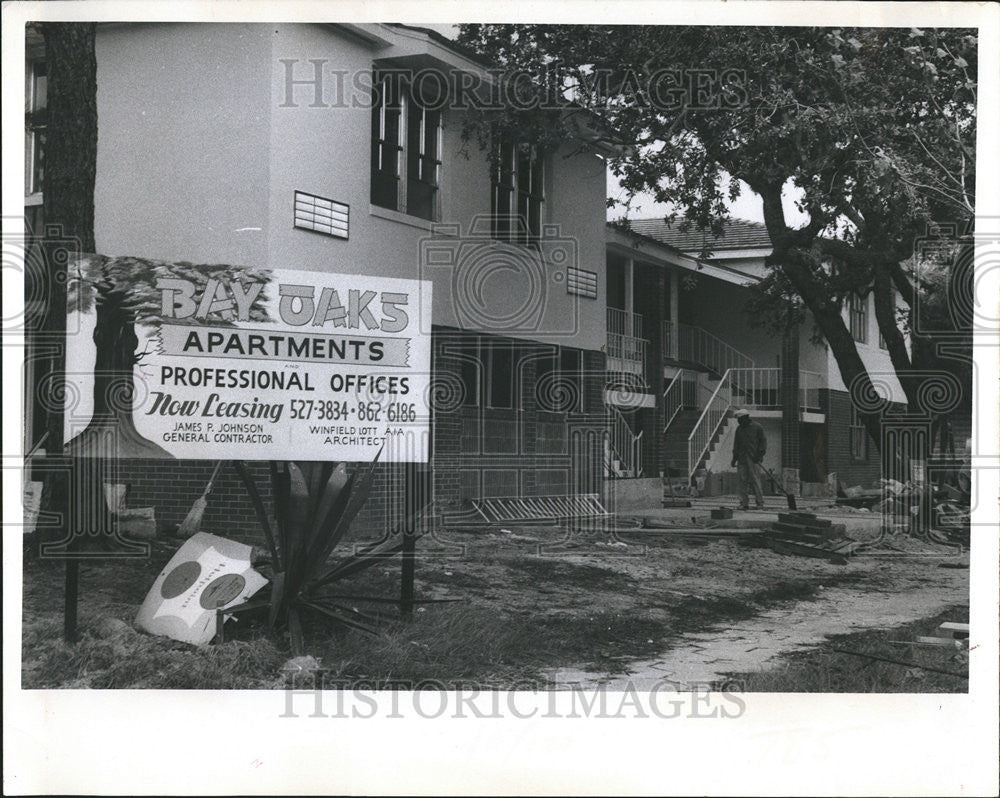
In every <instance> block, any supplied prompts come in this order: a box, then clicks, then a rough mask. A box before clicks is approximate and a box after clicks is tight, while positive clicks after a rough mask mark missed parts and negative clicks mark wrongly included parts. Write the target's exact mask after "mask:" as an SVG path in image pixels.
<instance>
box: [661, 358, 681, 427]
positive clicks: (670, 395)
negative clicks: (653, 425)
mask: <svg viewBox="0 0 1000 798" xmlns="http://www.w3.org/2000/svg"><path fill="white" fill-rule="evenodd" d="M683 406H684V369H678V370H677V373H676V374H675V375H674V378H673V379H672V380H671V381H670V384H669V385H667V389H666V390H665V391H664V392H663V431H664V432H666V431H667V429H668V428H669V427H670V424H671V423H672V422H673V420H674V418H676V416H677V414H678V413H680V412H681V408H682V407H683Z"/></svg>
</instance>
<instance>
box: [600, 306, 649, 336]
mask: <svg viewBox="0 0 1000 798" xmlns="http://www.w3.org/2000/svg"><path fill="white" fill-rule="evenodd" d="M608 332H609V333H614V334H615V335H624V336H627V337H629V338H643V337H645V336H644V335H643V333H642V316H641V315H639V314H638V313H630V312H629V311H627V310H620V309H618V308H608Z"/></svg>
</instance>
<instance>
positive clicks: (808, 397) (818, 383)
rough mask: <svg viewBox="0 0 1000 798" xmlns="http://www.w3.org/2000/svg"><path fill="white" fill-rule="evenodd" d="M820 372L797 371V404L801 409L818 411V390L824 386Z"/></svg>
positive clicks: (819, 408)
mask: <svg viewBox="0 0 1000 798" xmlns="http://www.w3.org/2000/svg"><path fill="white" fill-rule="evenodd" d="M825 383H826V380H825V379H824V378H823V375H822V374H818V373H817V372H815V371H800V372H799V405H801V407H802V409H803V410H813V411H817V412H818V411H820V410H821V409H822V408H821V407H820V404H819V391H820V389H821V388H825V387H826V384H825Z"/></svg>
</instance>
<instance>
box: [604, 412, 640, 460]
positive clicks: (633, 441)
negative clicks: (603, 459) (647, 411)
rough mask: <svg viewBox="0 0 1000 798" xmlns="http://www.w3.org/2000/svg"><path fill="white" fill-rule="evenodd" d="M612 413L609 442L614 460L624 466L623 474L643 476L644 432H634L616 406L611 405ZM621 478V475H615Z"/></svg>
mask: <svg viewBox="0 0 1000 798" xmlns="http://www.w3.org/2000/svg"><path fill="white" fill-rule="evenodd" d="M608 407H609V410H610V412H611V429H610V430H609V441H608V443H609V444H610V447H611V457H612V459H617V460H618V461H619V462H620V463H621V464H622V469H621V470H622V472H623V473H625V474H628V475H630V476H632V477H641V476H642V431H641V430H640V431H639V433H638V434H636V433H634V432H632V428H631V427H630V426H629V424H628V421H627V420H626V419H625V416H624V415H622V412H621V411H620V410H619V409H618V408H617V407H615V406H614V405H609V406H608ZM615 476H620V475H615Z"/></svg>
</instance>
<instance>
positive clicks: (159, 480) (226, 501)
mask: <svg viewBox="0 0 1000 798" xmlns="http://www.w3.org/2000/svg"><path fill="white" fill-rule="evenodd" d="M247 466H248V468H249V470H250V473H251V475H252V476H253V478H254V480H255V483H256V485H257V489H258V490H259V491H260V494H261V499H262V501H263V502H264V507H265V508H266V510H267V512H268V517H269V519H270V521H271V525H272V528H274V518H273V515H272V506H271V478H270V472H269V469H268V465H267V463H266V462H249V463H247ZM214 467H215V461H214V460H134V461H130V462H129V463H128V465H127V467H123V468H120V469H119V472H118V474H117V477H116V478H117V480H118V481H119V482H120V483H122V484H127V485H129V493H128V500H127V506H128V507H131V508H138V507H153V508H155V510H156V521H157V525H158V527H160V528H161V529H165V530H170V529H172V528H174V527H176V526H178V525H179V524H180V523H181V522H182V521H183V520H184V517H185V516H186V515H187V513H188V511H189V510H190V509H191V506H192V505H193V504H194V502H195V501H196V500H197V499H198V497H199V496H201V493H202V491H203V490H204V489H205V485H206V484H207V483H208V480H209V477H210V476H211V473H212V469H213V468H214ZM356 467H357V464H350V465H349V468H351V469H354V468H356ZM390 469H391V467H389V466H379V467H378V468H377V470H376V474H375V481H374V484H373V487H372V492H371V494H370V495H369V499H368V502H367V504H366V505H365V507H364V508H363V509H362V511H361V512H360V513H359V514H358V518H357V520H356V522H355V524H354V526H355V527H356V528H357V529H360V528H364V529H365V530H367V531H366V532H365V534H364V537H365V538H368V537H374V536H376V534H378V533H380V532H381V531H382V529H383V526H384V521H385V518H386V516H387V512H386V510H387V507H388V503H389V501H390V497H391V495H392V494H393V492H394V491H395V492H396V493H398V488H397V487H396V483H398V481H399V479H398V477H397V475H395V474H392V473H390ZM201 530H202V531H203V532H210V533H212V534H214V535H220V536H222V537H227V538H233V539H235V540H241V541H244V542H246V543H253V544H258V545H260V544H263V542H264V535H263V532H262V531H261V528H260V523H259V522H258V520H257V514H256V513H255V512H254V509H253V505H252V504H251V502H250V499H249V498H248V497H247V492H246V489H245V487H244V486H243V482H242V480H240V478H239V477H238V476H237V474H236V471H235V470H234V469H233V468H232V467H231V466H229V465H228V464H227V465H223V467H222V469H221V470H220V471H219V475H218V477H217V478H216V481H215V485H214V487H213V489H212V492H211V494H210V495H209V499H208V504H207V506H206V508H205V514H204V516H203V520H202V524H201ZM372 533H375V534H372Z"/></svg>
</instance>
